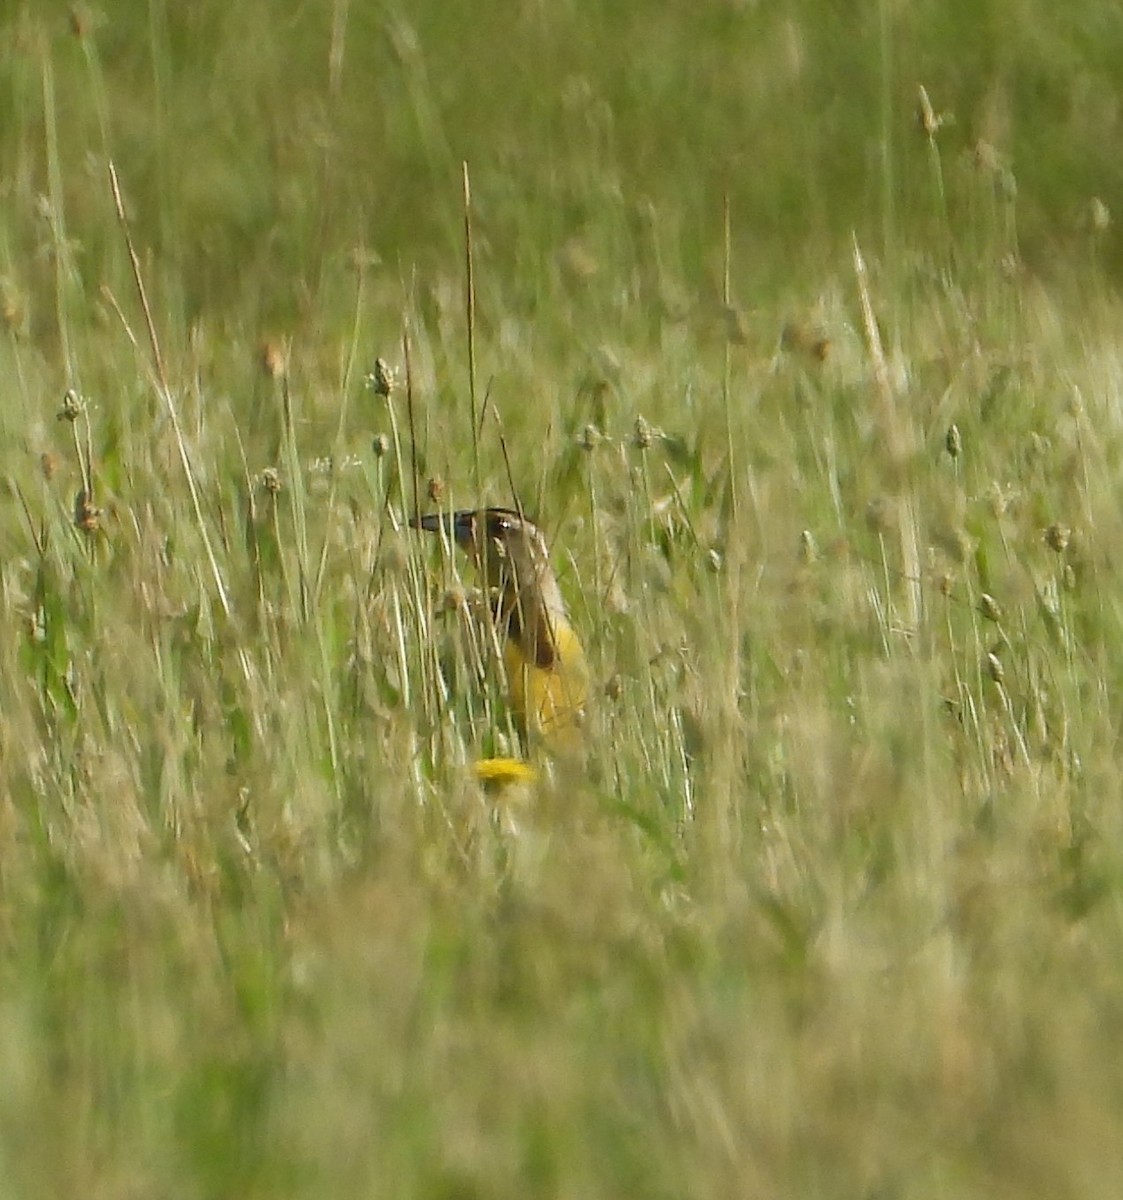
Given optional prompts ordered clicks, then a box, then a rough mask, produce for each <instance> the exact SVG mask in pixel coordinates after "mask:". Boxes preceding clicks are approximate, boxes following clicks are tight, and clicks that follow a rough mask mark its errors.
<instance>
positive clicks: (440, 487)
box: [425, 475, 448, 504]
mask: <svg viewBox="0 0 1123 1200" xmlns="http://www.w3.org/2000/svg"><path fill="white" fill-rule="evenodd" d="M425 491H426V493H427V495H428V497H429V499H430V501H431V502H432V503H433V504H443V503H444V499H445V496H447V495H448V485H447V484H446V483H445V481H444V480H443V479H442V478H441V477H440V476H439V475H434V476H433V478H432V479H430V480H429V482H428V483H427V484H426V485H425Z"/></svg>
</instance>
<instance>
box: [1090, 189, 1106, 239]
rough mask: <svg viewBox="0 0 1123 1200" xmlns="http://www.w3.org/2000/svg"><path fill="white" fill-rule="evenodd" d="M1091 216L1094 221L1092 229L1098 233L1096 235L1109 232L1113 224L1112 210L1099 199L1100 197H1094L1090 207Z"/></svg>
mask: <svg viewBox="0 0 1123 1200" xmlns="http://www.w3.org/2000/svg"><path fill="white" fill-rule="evenodd" d="M1089 216H1090V218H1091V221H1092V229H1093V231H1094V232H1096V233H1106V232H1107V229H1108V226H1109V225H1110V224H1111V210H1110V209H1109V208H1108V206H1107V205H1106V204H1105V203H1104V202H1103V201H1102V200H1101V199H1100V198H1099V196H1093V197H1092V203H1091V205H1090V211H1089Z"/></svg>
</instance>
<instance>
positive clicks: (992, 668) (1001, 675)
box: [986, 650, 1006, 687]
mask: <svg viewBox="0 0 1123 1200" xmlns="http://www.w3.org/2000/svg"><path fill="white" fill-rule="evenodd" d="M986 669H987V676H988V677H989V678H990V679H991V680H992V681H993V682H994V683H997V684H998V686H999V687H1001V686H1002V684H1003V683H1005V681H1006V669H1005V668H1004V667H1003V665H1002V659H1000V658H999V657H998V655H997V654H995V653H994V651H993V650H988V651H987V656H986Z"/></svg>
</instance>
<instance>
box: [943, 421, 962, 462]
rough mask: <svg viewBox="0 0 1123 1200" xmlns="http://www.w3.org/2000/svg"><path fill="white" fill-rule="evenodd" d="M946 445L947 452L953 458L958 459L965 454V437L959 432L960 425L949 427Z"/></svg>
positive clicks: (945, 439)
mask: <svg viewBox="0 0 1123 1200" xmlns="http://www.w3.org/2000/svg"><path fill="white" fill-rule="evenodd" d="M944 445H945V446H946V447H947V452H948V453H949V454H950V455H951V456H952V458H958V457H959V456H960V454H962V453H963V436H962V435H961V434H960V432H959V426H958V425H955V424H952V425H949V426H948V432H947V436H946V437H945V438H944Z"/></svg>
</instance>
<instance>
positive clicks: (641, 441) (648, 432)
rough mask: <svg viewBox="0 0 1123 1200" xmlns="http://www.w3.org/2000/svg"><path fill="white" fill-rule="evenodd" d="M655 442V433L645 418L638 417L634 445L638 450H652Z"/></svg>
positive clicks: (633, 439)
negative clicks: (652, 444)
mask: <svg viewBox="0 0 1123 1200" xmlns="http://www.w3.org/2000/svg"><path fill="white" fill-rule="evenodd" d="M654 440H655V431H654V430H653V429H652V428H651V426H650V425H649V424H648V423H647V421H646V420H645V419H644V418H643V417H636V425H635V435H634V436H633V438H632V445H633V446H635V448H636V449H637V450H650V449H651V443H652V442H653V441H654Z"/></svg>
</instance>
